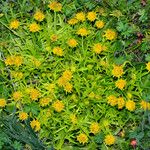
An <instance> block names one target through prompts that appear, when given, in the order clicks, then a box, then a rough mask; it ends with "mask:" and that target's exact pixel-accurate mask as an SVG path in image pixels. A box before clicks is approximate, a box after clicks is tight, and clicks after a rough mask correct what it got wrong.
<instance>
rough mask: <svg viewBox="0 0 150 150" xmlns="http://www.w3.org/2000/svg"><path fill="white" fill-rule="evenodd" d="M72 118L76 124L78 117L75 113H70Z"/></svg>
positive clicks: (72, 121)
mask: <svg viewBox="0 0 150 150" xmlns="http://www.w3.org/2000/svg"><path fill="white" fill-rule="evenodd" d="M70 120H71V123H73V124H76V123H77V117H76V115H75V114H71V115H70Z"/></svg>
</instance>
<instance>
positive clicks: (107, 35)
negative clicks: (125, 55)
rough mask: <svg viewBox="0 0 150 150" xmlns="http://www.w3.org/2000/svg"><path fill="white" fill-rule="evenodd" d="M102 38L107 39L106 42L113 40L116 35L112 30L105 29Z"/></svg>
mask: <svg viewBox="0 0 150 150" xmlns="http://www.w3.org/2000/svg"><path fill="white" fill-rule="evenodd" d="M104 37H105V38H106V39H107V40H114V39H116V38H117V33H116V32H115V31H114V30H112V29H107V30H106V31H105V34H104Z"/></svg>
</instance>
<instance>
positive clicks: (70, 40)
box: [67, 39, 78, 48]
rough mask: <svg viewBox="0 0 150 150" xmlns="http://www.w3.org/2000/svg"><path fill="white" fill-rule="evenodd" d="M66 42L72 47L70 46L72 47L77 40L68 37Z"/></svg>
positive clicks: (75, 44)
mask: <svg viewBox="0 0 150 150" xmlns="http://www.w3.org/2000/svg"><path fill="white" fill-rule="evenodd" d="M67 44H68V45H69V46H70V47H72V48H74V47H76V46H77V44H78V43H77V41H76V40H75V39H69V40H68V41H67Z"/></svg>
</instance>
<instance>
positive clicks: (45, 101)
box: [39, 97, 52, 107]
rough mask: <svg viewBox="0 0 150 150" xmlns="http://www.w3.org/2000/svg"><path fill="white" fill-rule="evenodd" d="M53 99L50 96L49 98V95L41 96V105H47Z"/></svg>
mask: <svg viewBox="0 0 150 150" xmlns="http://www.w3.org/2000/svg"><path fill="white" fill-rule="evenodd" d="M51 101H52V100H51V99H50V98H48V97H44V98H41V99H40V102H39V103H40V105H41V106H42V107H44V106H47V105H48V104H49V103H50V102H51Z"/></svg>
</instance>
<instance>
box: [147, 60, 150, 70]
mask: <svg viewBox="0 0 150 150" xmlns="http://www.w3.org/2000/svg"><path fill="white" fill-rule="evenodd" d="M146 69H147V70H148V71H149V72H150V62H148V63H147V64H146Z"/></svg>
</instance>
